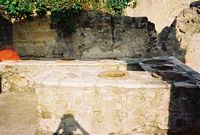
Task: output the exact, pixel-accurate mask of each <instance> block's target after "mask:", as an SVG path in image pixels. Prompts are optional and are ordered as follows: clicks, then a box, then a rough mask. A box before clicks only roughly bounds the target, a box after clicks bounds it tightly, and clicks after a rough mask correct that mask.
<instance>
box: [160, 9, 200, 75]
mask: <svg viewBox="0 0 200 135" xmlns="http://www.w3.org/2000/svg"><path fill="white" fill-rule="evenodd" d="M199 39H200V9H198V8H195V7H193V8H186V9H184V10H182V11H181V12H180V14H179V15H178V16H177V17H176V19H175V20H174V22H173V23H172V24H171V26H168V27H165V28H164V29H163V30H162V32H161V33H160V34H159V35H158V46H161V48H163V49H162V50H163V51H162V53H161V54H162V55H173V56H176V57H177V58H179V59H180V60H182V61H184V62H185V63H186V64H187V65H189V66H190V67H192V68H193V69H195V70H197V71H198V72H200V68H199V67H200V64H199V62H198V61H199V56H200V50H199V48H200V45H199Z"/></svg>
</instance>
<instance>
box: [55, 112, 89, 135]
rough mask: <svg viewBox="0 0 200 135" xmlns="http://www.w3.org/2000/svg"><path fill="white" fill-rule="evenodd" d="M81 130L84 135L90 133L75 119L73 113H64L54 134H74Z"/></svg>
mask: <svg viewBox="0 0 200 135" xmlns="http://www.w3.org/2000/svg"><path fill="white" fill-rule="evenodd" d="M78 129H79V130H80V132H81V133H82V135H89V133H88V132H87V131H86V130H85V129H84V128H83V127H82V126H81V125H80V124H79V123H78V122H77V121H76V120H75V119H74V116H73V115H71V114H64V115H63V116H62V118H61V122H60V124H59V126H58V129H57V130H56V132H55V133H54V134H53V135H74V133H73V132H74V131H76V130H78Z"/></svg>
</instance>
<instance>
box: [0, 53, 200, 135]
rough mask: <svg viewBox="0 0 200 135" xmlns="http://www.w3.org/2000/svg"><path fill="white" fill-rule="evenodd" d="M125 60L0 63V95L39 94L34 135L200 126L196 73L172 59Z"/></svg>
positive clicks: (120, 133)
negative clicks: (37, 120)
mask: <svg viewBox="0 0 200 135" xmlns="http://www.w3.org/2000/svg"><path fill="white" fill-rule="evenodd" d="M124 61H126V62H124ZM124 61H118V60H101V61H35V60H31V61H27V60H25V61H24V60H22V61H18V62H14V61H6V62H2V63H0V65H1V66H0V67H1V72H2V74H1V79H2V90H1V92H2V94H6V93H7V94H9V93H10V92H14V93H18V92H19V91H25V92H28V93H29V91H31V92H30V93H33V92H34V94H36V95H37V103H38V105H37V109H38V118H39V122H38V128H37V135H52V134H53V133H59V132H61V131H63V132H65V133H68V134H74V135H133V134H134V135H141V134H144V135H155V134H163V135H167V134H168V133H173V134H178V133H180V134H181V133H188V134H187V135H190V132H191V131H195V129H199V128H200V127H199V121H200V99H199V97H200V74H198V73H197V72H195V71H194V70H192V69H191V68H189V67H187V66H186V65H184V64H183V63H181V62H180V61H179V60H177V59H176V58H174V57H156V58H151V59H147V58H145V59H130V58H127V59H124Z"/></svg>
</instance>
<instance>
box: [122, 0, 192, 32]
mask: <svg viewBox="0 0 200 135" xmlns="http://www.w3.org/2000/svg"><path fill="white" fill-rule="evenodd" d="M193 1H194V0H138V5H137V6H136V8H134V9H131V8H127V9H126V11H125V12H126V15H128V16H147V17H148V18H149V20H150V21H151V22H154V23H155V25H156V30H157V31H158V33H160V32H161V31H162V29H163V28H164V27H166V26H169V25H170V24H171V23H172V22H173V20H174V18H175V17H176V16H177V15H178V14H179V13H180V12H181V10H183V9H184V8H188V7H189V5H190V3H191V2H193Z"/></svg>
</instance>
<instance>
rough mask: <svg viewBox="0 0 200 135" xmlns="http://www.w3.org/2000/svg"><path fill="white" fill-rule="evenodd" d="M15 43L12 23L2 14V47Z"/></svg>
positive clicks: (0, 22) (0, 24)
mask: <svg viewBox="0 0 200 135" xmlns="http://www.w3.org/2000/svg"><path fill="white" fill-rule="evenodd" d="M12 44H13V38H12V23H10V22H9V21H8V20H6V19H5V18H3V17H2V16H0V48H4V47H5V46H10V45H12Z"/></svg>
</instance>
